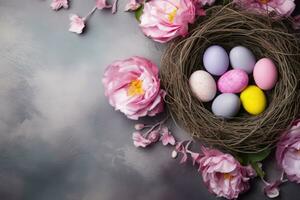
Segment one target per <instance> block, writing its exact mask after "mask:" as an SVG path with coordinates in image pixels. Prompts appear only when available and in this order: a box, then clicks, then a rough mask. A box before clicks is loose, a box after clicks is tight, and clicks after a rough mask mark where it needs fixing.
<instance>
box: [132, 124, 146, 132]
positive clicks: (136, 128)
mask: <svg viewBox="0 0 300 200" xmlns="http://www.w3.org/2000/svg"><path fill="white" fill-rule="evenodd" d="M144 127H145V124H135V125H134V129H135V130H137V131H140V130H142V129H144Z"/></svg>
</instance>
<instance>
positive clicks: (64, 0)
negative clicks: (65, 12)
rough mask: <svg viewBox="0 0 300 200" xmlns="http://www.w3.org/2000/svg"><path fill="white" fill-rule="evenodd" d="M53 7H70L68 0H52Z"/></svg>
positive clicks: (56, 8) (57, 8)
mask: <svg viewBox="0 0 300 200" xmlns="http://www.w3.org/2000/svg"><path fill="white" fill-rule="evenodd" d="M50 6H51V8H52V9H53V10H59V9H60V8H68V7H69V5H68V0H52V3H51V5H50Z"/></svg>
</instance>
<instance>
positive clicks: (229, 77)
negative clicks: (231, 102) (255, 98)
mask: <svg viewBox="0 0 300 200" xmlns="http://www.w3.org/2000/svg"><path fill="white" fill-rule="evenodd" d="M248 81H249V78H248V74H247V73H246V72H245V71H243V70H241V69H233V70H230V71H228V72H226V73H225V74H223V75H222V76H221V77H220V79H219V80H218V89H219V91H220V92H222V93H240V92H241V91H243V89H245V88H246V87H247V85H248Z"/></svg>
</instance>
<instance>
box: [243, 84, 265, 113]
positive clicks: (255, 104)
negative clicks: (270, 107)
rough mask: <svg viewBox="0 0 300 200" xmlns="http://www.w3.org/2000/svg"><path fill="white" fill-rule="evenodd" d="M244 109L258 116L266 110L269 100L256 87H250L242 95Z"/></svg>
mask: <svg viewBox="0 0 300 200" xmlns="http://www.w3.org/2000/svg"><path fill="white" fill-rule="evenodd" d="M240 99H241V102H242V105H243V107H244V109H245V110H246V111H247V112H248V113H250V114H251V115H258V114H260V113H262V112H263V111H264V110H265V109H266V105H267V99H266V96H265V94H264V92H263V91H262V90H261V89H260V88H259V87H257V86H255V85H250V86H248V87H247V88H246V89H245V90H244V91H243V92H242V93H241V95H240Z"/></svg>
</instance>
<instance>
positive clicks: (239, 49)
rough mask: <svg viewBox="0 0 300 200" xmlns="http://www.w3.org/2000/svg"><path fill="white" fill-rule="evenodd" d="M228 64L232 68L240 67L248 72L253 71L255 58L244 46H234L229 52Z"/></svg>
mask: <svg viewBox="0 0 300 200" xmlns="http://www.w3.org/2000/svg"><path fill="white" fill-rule="evenodd" d="M229 58H230V64H231V67H232V68H234V69H242V70H244V71H245V72H247V73H248V74H251V73H252V72H253V68H254V65H255V63H256V59H255V56H254V54H253V53H252V52H251V51H250V50H249V49H248V48H246V47H243V46H236V47H234V48H232V49H231V50H230V52H229Z"/></svg>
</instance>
